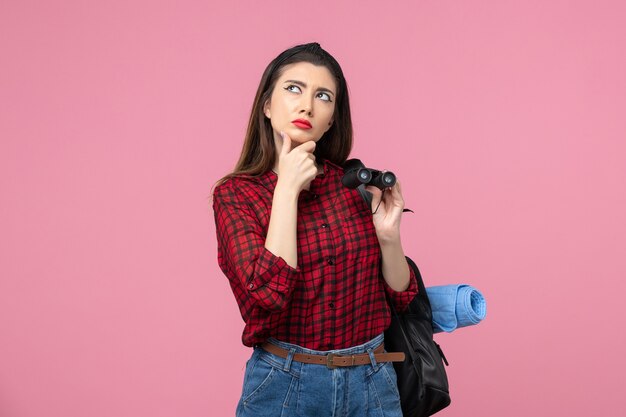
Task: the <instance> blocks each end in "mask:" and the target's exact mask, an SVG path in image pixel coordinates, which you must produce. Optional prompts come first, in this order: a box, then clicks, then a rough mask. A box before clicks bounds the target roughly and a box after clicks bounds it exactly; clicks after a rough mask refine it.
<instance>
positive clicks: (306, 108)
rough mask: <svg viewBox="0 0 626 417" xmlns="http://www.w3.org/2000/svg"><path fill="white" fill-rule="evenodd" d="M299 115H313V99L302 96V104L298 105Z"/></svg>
mask: <svg viewBox="0 0 626 417" xmlns="http://www.w3.org/2000/svg"><path fill="white" fill-rule="evenodd" d="M300 106H301V109H300V113H306V114H308V115H309V116H312V115H313V98H312V97H311V98H306V97H304V95H303V99H302V103H301V104H300Z"/></svg>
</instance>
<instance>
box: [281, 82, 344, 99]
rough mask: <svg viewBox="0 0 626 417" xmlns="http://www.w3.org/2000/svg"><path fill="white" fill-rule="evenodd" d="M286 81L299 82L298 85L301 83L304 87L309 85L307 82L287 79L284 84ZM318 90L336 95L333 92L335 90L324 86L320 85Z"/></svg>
mask: <svg viewBox="0 0 626 417" xmlns="http://www.w3.org/2000/svg"><path fill="white" fill-rule="evenodd" d="M284 83H294V84H298V85H300V86H302V87H304V88H306V87H307V86H306V83H305V82H302V81H298V80H285V81H283V84H284ZM317 91H324V92H326V93H330V94H332V95H333V96H334V95H335V93H333V91H332V90H329V89H328V88H324V87H320V88H318V89H317Z"/></svg>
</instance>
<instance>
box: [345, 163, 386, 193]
mask: <svg viewBox="0 0 626 417" xmlns="http://www.w3.org/2000/svg"><path fill="white" fill-rule="evenodd" d="M343 171H344V174H343V177H342V178H341V183H342V184H343V185H345V186H346V187H348V188H358V187H359V186H360V185H373V186H374V187H377V188H379V189H381V190H384V189H385V188H389V187H393V186H394V185H395V184H396V176H395V175H394V174H393V172H390V171H385V172H382V171H378V170H376V169H372V168H366V167H365V165H363V162H361V160H360V159H348V160H347V161H346V162H345V163H344V164H343Z"/></svg>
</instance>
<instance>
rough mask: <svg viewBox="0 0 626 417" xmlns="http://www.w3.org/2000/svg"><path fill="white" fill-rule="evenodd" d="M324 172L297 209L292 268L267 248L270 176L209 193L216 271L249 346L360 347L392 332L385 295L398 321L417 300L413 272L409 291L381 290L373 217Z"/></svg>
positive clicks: (335, 170) (330, 169) (334, 169)
mask: <svg viewBox="0 0 626 417" xmlns="http://www.w3.org/2000/svg"><path fill="white" fill-rule="evenodd" d="M322 166H323V167H324V173H323V174H321V175H319V176H318V177H316V178H315V179H314V180H313V181H312V182H311V186H310V190H304V191H302V192H301V193H300V195H299V199H298V221H297V242H298V249H297V255H298V267H297V268H292V267H290V266H289V265H288V264H287V263H286V262H285V260H284V259H283V258H281V257H278V256H275V255H274V254H273V253H272V252H270V251H268V250H267V249H266V248H265V246H264V245H265V236H266V235H267V229H268V226H269V220H270V214H271V206H272V196H273V192H274V188H275V186H276V181H277V180H278V177H277V175H276V174H275V173H274V172H273V171H269V172H267V173H265V174H262V175H261V176H258V177H249V176H248V177H236V178H232V179H229V180H228V181H226V182H225V183H223V184H221V185H220V186H218V187H216V188H215V192H214V196H213V197H214V198H213V210H214V213H215V225H216V230H217V243H218V264H219V266H220V268H221V269H222V271H223V272H224V274H225V275H226V277H227V278H228V280H229V282H230V286H231V288H232V291H233V293H234V295H235V298H236V300H237V303H238V305H239V309H240V311H241V316H242V317H243V320H244V321H245V323H246V325H245V328H244V331H243V336H242V341H243V344H244V345H246V346H254V345H256V344H260V343H262V342H264V341H265V340H267V338H268V337H274V338H276V339H278V340H282V341H285V342H288V343H293V344H297V345H300V346H303V347H306V348H309V349H315V350H331V349H343V348H347V347H350V346H355V345H360V344H363V343H365V342H366V341H368V340H370V339H372V338H374V337H375V336H377V335H379V334H380V333H382V332H383V331H384V330H385V329H386V328H387V326H388V325H389V322H390V317H391V316H390V310H389V307H388V306H387V301H386V299H385V291H387V293H388V294H389V295H390V296H391V298H392V299H393V300H394V303H395V305H396V306H397V308H398V309H399V310H400V311H402V310H403V309H404V308H405V307H406V306H407V305H408V304H409V302H410V301H411V300H412V299H413V297H414V296H415V295H416V294H417V291H418V290H417V281H416V279H415V275H414V273H413V271H412V269H411V282H410V285H409V288H408V289H407V290H406V291H403V292H396V291H393V290H392V289H391V288H390V287H389V286H388V285H387V283H386V282H385V281H384V278H383V276H382V273H381V251H380V246H379V243H378V238H377V237H376V230H375V228H374V223H373V220H372V213H371V209H370V208H368V207H367V204H366V203H365V201H363V199H362V197H361V196H360V195H359V193H358V192H357V191H356V190H351V189H348V188H346V187H344V186H343V185H342V184H341V176H342V175H343V169H342V168H341V167H339V166H337V165H335V164H333V163H332V162H330V161H322ZM409 269H410V268H409Z"/></svg>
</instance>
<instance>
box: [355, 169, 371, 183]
mask: <svg viewBox="0 0 626 417" xmlns="http://www.w3.org/2000/svg"><path fill="white" fill-rule="evenodd" d="M358 175H359V179H360V180H361V181H362V182H363V183H364V184H367V183H368V182H369V181H370V180H371V179H372V174H371V173H370V172H369V170H367V169H359V174H358Z"/></svg>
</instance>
